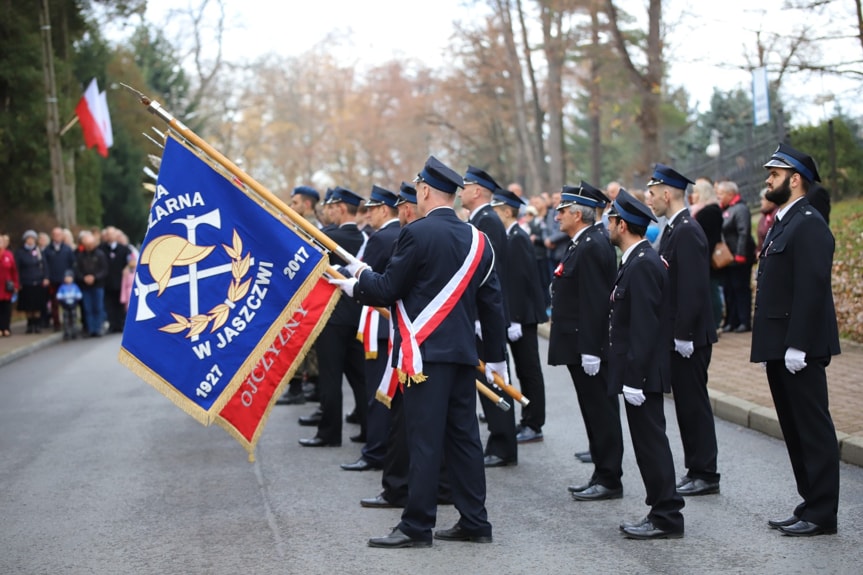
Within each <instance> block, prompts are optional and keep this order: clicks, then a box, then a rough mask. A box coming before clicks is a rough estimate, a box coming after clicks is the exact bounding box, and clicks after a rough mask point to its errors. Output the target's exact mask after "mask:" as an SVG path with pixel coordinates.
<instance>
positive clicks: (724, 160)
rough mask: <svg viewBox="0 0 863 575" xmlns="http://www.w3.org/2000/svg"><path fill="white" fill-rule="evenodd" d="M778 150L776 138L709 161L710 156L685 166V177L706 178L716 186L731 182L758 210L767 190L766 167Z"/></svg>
mask: <svg viewBox="0 0 863 575" xmlns="http://www.w3.org/2000/svg"><path fill="white" fill-rule="evenodd" d="M774 150H776V137H775V136H773V137H769V138H765V139H763V140H759V141H755V142H752V143H749V144H747V145H746V146H744V147H743V148H740V149H737V150H724V149H723V150H721V153H720V154H719V156H717V157H715V158H710V157H708V156H707V154H701V157H699V158H696V159H695V160H694V161H691V162H690V163H689V164H688V165H684V166H682V168H683V173H684V174H686V175H688V176H689V177H690V178H692V179H695V178H697V177H701V176H707V177H709V178H710V179H711V180H713V181H714V182H716V181H719V180H731V181H733V182H734V183H736V184H737V187H738V188H739V189H740V195H741V196H742V197H743V200H744V201H745V202H746V203H747V205H749V207H750V208H754V207H757V206H758V203H759V194H760V193H761V190H762V189H763V188H764V180H765V179H766V178H767V171H766V170H765V169H764V167H763V166H764V163H765V162H766V161H767V160H768V159H769V158H770V156H771V155H772V154H773V152H774Z"/></svg>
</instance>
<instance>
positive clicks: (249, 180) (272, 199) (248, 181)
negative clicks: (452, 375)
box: [76, 83, 527, 409]
mask: <svg viewBox="0 0 863 575" xmlns="http://www.w3.org/2000/svg"><path fill="white" fill-rule="evenodd" d="M120 85H121V86H123V87H124V88H126V90H128V91H129V92H131V93H132V94H134V95H135V96H137V97H138V98H139V100H140V101H141V103H142V104H144V105H145V106H146V107H147V111H148V112H150V113H151V114H153V115H154V116H156V117H158V118H160V119H161V120H162V121H164V122H165V123H166V124H168V125H169V126H170V127H171V128H172V129H173V130H174V131H175V132H177V133H178V134H180V135H181V136H183V138H185V139H186V140H188V141H189V142H191V143H192V144H194V145H195V146H197V147H198V148H199V149H200V150H202V151H203V152H204V153H205V154H207V155H208V156H210V157H211V158H212V159H213V160H215V161H216V162H218V163H219V164H220V165H221V166H222V167H223V168H225V169H226V170H228V171H229V172H230V173H231V175H233V176H234V177H235V178H237V179H238V180H240V181H241V182H243V183H244V184H245V185H247V186H249V187H250V188H251V189H253V190H254V191H255V192H256V193H257V194H258V195H259V196H261V197H262V198H263V199H265V200H266V201H267V202H269V203H270V204H271V205H272V206H273V207H275V208H277V209H278V210H279V211H281V212H282V213H283V214H285V215H286V216H287V217H288V218H290V220H291V221H292V222H293V223H294V224H296V225H297V226H298V227H299V228H300V229H302V230H303V231H304V232H305V233H306V234H308V235H309V236H311V237H312V238H314V239H315V241H317V242H318V243H320V244H321V245H322V246H324V247H325V248H327V249H328V250H330V251H331V252H334V253H335V254H336V255H337V256H339V257H340V258H342V259H343V260H345V261H346V262H355V263H359V260H358V259H357V258H356V257H354V255H353V254H351V253H350V252H348V251H347V250H345V249H344V248H343V247H341V246H340V245H339V244H337V243H336V242H334V241H333V240H332V238H330V237H329V236H327V235H326V234H325V233H323V232H322V231H321V230H319V229H318V228H316V227H315V226H314V225H312V224H311V223H310V222H309V221H308V220H306V219H305V218H304V217H302V216H301V215H300V214H298V213H297V212H295V211H294V210H293V209H292V208H291V206H289V205H288V204H286V203H285V202H283V201H282V200H281V199H279V198H278V197H277V196H276V195H275V194H273V193H272V192H271V191H270V190H268V189H267V188H265V187H264V186H263V185H261V184H260V183H258V181H257V180H255V179H254V178H253V177H251V176H250V175H249V174H247V173H246V172H244V171H243V170H241V169H240V168H239V166H237V165H236V164H234V163H233V162H232V161H231V160H229V159H228V158H226V157H225V156H223V155H222V153H221V152H219V151H218V150H216V149H215V148H214V147H213V146H211V145H210V144H208V143H207V142H206V141H205V140H204V139H203V138H201V137H200V136H199V135H197V134H196V133H195V132H193V131H192V130H190V129H189V128H188V127H186V125H185V124H183V123H182V122H180V121H179V120H178V119H177V118H175V117H174V116H173V115H172V114H171V113H170V112H168V111H167V110H165V109H164V108H163V107H162V105H161V104H159V102H156V101H155V100H151V99H150V98H148V97H147V96H145V95H144V94H142V93H141V92H139V91H138V90H136V89H134V88H132V87H131V86H127V85H126V84H122V83H121V84H120ZM76 119H77V116H76ZM327 273H328V274H329V275H330V276H332V277H334V278H336V279H346V278H345V276H343V275H342V274H341V273H339V271H338V270H336V269H335V268H334V267H332V266H329V267H328V268H327ZM375 309H377V310H378V311H379V312H380V313H381V315H384V316H385V317H387V318H389V317H390V313H389V310H387V309H383V308H375ZM480 365H482V362H480ZM477 369H480V367H479V366H477ZM482 369H485V367H483V368H482ZM498 379H499V378H496V379H495V383H497V380H498ZM477 384H479V385H482V386H483V387H485V385H484V384H482V383H481V382H479V381H477ZM498 385H499V386H500V388H501V389H503V390H504V391H506V392H507V393H509V394H510V395H512V393H511V392H510V391H509V390H508V389H507V388H506V387H504V386H505V385H506V384H504V383H503V380H500V384H498ZM510 389H512V390H514V391H515V392H516V393H518V390H515V388H513V387H511V386H510ZM488 391H489V393H492V394H493V393H494V392H492V391H491V390H490V389H489V390H488ZM519 395H521V394H520V393H519ZM512 397H513V398H514V399H518V398H516V396H514V395H513V396H512ZM521 398H522V399H523V400H524V401H522V404H523V405H527V399H526V398H525V397H524V396H523V395H521ZM490 399H491V398H490ZM492 401H495V400H494V399H492ZM520 401H521V400H520ZM504 403H506V402H504ZM501 409H503V408H501Z"/></svg>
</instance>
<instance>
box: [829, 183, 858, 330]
mask: <svg viewBox="0 0 863 575" xmlns="http://www.w3.org/2000/svg"><path fill="white" fill-rule="evenodd" d="M830 229H831V230H832V231H833V235H834V236H835V237H836V253H835V254H834V255H833V296H834V299H835V301H836V315H837V319H838V321H839V332H840V335H841V336H842V337H844V338H848V339H850V340H853V341H856V342H858V343H863V198H857V199H854V200H846V201H843V202H839V203H835V204H833V209H832V210H831V212H830Z"/></svg>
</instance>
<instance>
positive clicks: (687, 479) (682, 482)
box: [674, 475, 692, 489]
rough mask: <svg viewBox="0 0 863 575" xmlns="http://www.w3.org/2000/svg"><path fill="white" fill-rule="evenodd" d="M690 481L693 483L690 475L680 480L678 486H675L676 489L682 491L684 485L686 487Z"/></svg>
mask: <svg viewBox="0 0 863 575" xmlns="http://www.w3.org/2000/svg"><path fill="white" fill-rule="evenodd" d="M690 481H692V478H690V477H689V476H688V475H684V476H683V477H681V478H680V481H678V482H677V485H675V486H674V487H676V488H677V489H680V488H681V487H683V486H684V485H686V484H687V483H689V482H690Z"/></svg>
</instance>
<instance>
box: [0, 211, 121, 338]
mask: <svg viewBox="0 0 863 575" xmlns="http://www.w3.org/2000/svg"><path fill="white" fill-rule="evenodd" d="M137 259H138V252H137V249H136V248H135V246H133V245H131V244H130V243H129V239H128V237H127V236H126V235H125V234H124V233H123V232H122V231H121V230H119V229H117V228H115V227H113V226H108V227H106V228H104V229H102V230H100V229H98V228H92V229H85V230H82V231H80V232H79V233H78V237H77V241H76V239H75V236H74V235H73V234H72V232H71V230H68V229H64V228H60V227H55V228H54V229H52V230H51V233H50V235H49V234H48V233H45V232H37V231H36V230H27V231H25V232H24V234H23V235H22V236H21V241H20V244H19V245H18V246H17V247H14V246H13V245H12V243H11V241H10V237H9V236H8V235H0V337H10V336H11V335H12V317H13V312H14V311H18V312H19V313H20V314H21V316H23V318H24V319H26V329H25V333H26V334H35V333H41V332H42V331H43V330H49V329H53V331H55V332H59V331H61V330H62V331H63V332H64V338H66V339H70V338H75V337H78V335H79V333H80V334H81V335H82V336H83V337H100V336H101V335H102V334H103V333H106V332H112V333H119V332H121V331H122V330H123V324H124V323H125V321H126V318H125V316H126V309H127V308H128V302H129V296H130V294H131V291H132V286H133V283H134V282H133V277H134V273H135V272H134V270H135V264H136V262H137ZM78 312H80V315H79V313H78ZM79 322H80V323H79Z"/></svg>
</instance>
